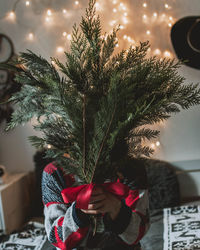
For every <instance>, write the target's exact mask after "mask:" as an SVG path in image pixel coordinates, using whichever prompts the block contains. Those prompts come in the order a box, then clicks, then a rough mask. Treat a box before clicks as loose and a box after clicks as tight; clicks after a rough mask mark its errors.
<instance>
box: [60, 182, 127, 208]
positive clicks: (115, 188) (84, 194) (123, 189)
mask: <svg viewBox="0 0 200 250" xmlns="http://www.w3.org/2000/svg"><path fill="white" fill-rule="evenodd" d="M97 186H99V187H103V189H104V190H106V191H108V192H110V193H112V194H114V195H116V197H117V198H118V199H120V200H121V199H123V198H126V197H127V196H128V194H129V188H128V187H127V186H125V185H124V184H122V183H120V182H119V180H118V181H117V182H108V183H103V184H94V183H91V184H85V185H80V186H78V187H68V188H65V189H63V190H62V192H61V194H62V197H63V200H64V202H65V203H72V202H73V201H76V207H77V208H79V209H88V204H89V202H90V197H91V195H92V191H93V189H94V188H95V187H97Z"/></svg>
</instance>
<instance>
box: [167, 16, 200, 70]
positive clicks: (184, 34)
mask: <svg viewBox="0 0 200 250" xmlns="http://www.w3.org/2000/svg"><path fill="white" fill-rule="evenodd" d="M199 34H200V16H188V17H184V18H181V19H180V20H178V21H177V22H176V23H175V24H174V25H173V26H172V29H171V40H172V44H173V47H174V50H175V52H176V55H177V57H178V58H179V59H180V60H184V63H185V64H186V65H187V66H190V67H192V68H195V69H200V35H199Z"/></svg>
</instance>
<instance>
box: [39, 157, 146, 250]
mask: <svg viewBox="0 0 200 250" xmlns="http://www.w3.org/2000/svg"><path fill="white" fill-rule="evenodd" d="M124 164H125V166H126V167H125V168H123V171H122V172H121V173H118V181H120V182H121V183H123V184H124V185H126V186H127V187H128V189H129V193H128V196H127V197H126V198H125V199H122V200H119V199H118V198H117V197H116V196H115V195H113V194H111V193H109V192H107V191H105V190H104V188H103V187H101V186H99V187H97V188H95V189H94V190H93V192H92V195H91V199H90V203H89V205H88V209H78V208H76V201H74V202H72V203H68V204H66V203H65V202H64V200H63V198H62V195H61V192H62V190H63V189H65V188H67V187H71V186H78V185H80V183H79V179H78V178H76V176H73V175H68V174H65V173H64V171H63V170H62V168H60V167H57V166H56V165H54V164H53V163H50V164H48V165H47V166H46V167H45V169H44V172H43V178H42V197H43V203H44V214H45V228H46V232H47V236H48V239H49V241H50V242H51V243H52V244H53V245H54V246H55V247H56V249H62V250H65V249H66V250H69V249H78V250H89V249H96V250H98V249H99V250H100V249H102V250H112V249H113V250H120V249H121V250H129V249H132V250H133V249H134V250H138V249H141V248H140V243H139V241H140V240H141V238H142V237H143V236H144V235H145V233H146V232H147V231H148V228H149V216H148V191H147V181H146V172H145V166H144V163H143V161H142V160H139V159H130V158H128V159H126V160H125V161H124ZM113 181H115V180H113ZM91 215H95V216H97V229H96V232H94V228H95V225H94V223H93V220H92V216H91Z"/></svg>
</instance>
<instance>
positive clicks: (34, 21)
mask: <svg viewBox="0 0 200 250" xmlns="http://www.w3.org/2000/svg"><path fill="white" fill-rule="evenodd" d="M80 2H81V1H80ZM100 2H104V1H103V0H102V1H100ZM124 2H126V3H127V6H128V13H129V15H130V16H131V18H130V20H134V21H133V22H132V23H131V22H130V23H129V26H128V29H127V30H128V34H130V35H131V36H133V37H135V36H137V38H138V39H141V40H142V39H145V37H144V36H143V35H142V34H143V33H142V31H143V29H144V25H149V24H143V23H142V20H141V15H142V14H144V13H147V14H149V15H150V13H151V14H152V13H153V12H154V11H156V12H157V13H158V14H159V15H160V14H161V13H162V12H163V11H165V13H167V11H166V10H165V9H164V7H163V5H162V4H164V2H163V1H160V0H154V1H147V3H148V9H146V10H144V8H143V7H141V2H142V1H141V0H137V1H136V0H134V1H133V0H129V1H124ZM161 2H162V3H161ZM13 3H14V1H13V0H1V1H0V17H2V16H3V15H5V14H6V13H7V12H8V11H9V10H10V9H11V7H12V6H13ZM24 3H25V1H20V3H19V4H18V6H17V9H16V14H17V19H16V22H10V21H8V20H5V19H0V33H5V34H6V35H8V36H9V37H10V38H11V39H12V40H13V43H14V46H15V50H16V52H17V53H18V52H20V51H25V49H26V48H28V49H31V50H33V51H34V52H36V53H38V54H40V55H42V56H44V57H45V58H47V59H49V57H50V56H57V55H56V53H55V48H56V46H59V45H60V44H65V46H66V48H68V43H66V42H64V41H63V38H62V32H63V31H66V32H70V30H71V27H72V24H73V23H74V22H75V21H76V22H77V21H78V22H79V20H80V15H81V14H82V13H83V10H84V9H85V7H86V3H87V1H86V0H85V1H83V2H81V3H82V6H81V8H76V7H72V6H74V1H51V0H40V1H39V0H35V1H33V2H32V5H31V6H30V7H28V8H27V7H26V6H25V4H24ZM168 4H169V5H171V6H173V8H171V9H170V10H169V15H172V16H173V17H174V18H175V19H176V20H177V19H179V18H181V17H183V16H186V15H199V13H200V3H199V0H192V1H188V0H176V1H173V0H168ZM104 6H105V4H104ZM47 8H52V9H54V10H55V11H57V12H56V13H55V15H54V17H55V18H59V15H61V14H60V13H61V12H59V11H61V10H62V8H66V9H71V12H70V14H69V16H67V17H66V18H65V19H62V21H55V22H54V23H53V24H52V25H45V24H44V18H45V16H44V12H45V10H46V9H47ZM105 11H107V12H105V13H104V14H103V16H102V21H103V23H104V27H106V29H107V28H108V27H107V26H106V25H105V24H106V21H107V20H108V18H109V15H111V14H110V13H111V12H112V11H111V9H110V8H108V7H107V10H105ZM167 14H168V13H167ZM57 20H58V19H57ZM162 25H164V24H163V23H161V24H160V27H159V25H158V24H157V26H155V27H156V29H155V30H154V32H155V36H151V37H150V38H149V39H150V42H151V44H152V48H156V47H157V46H159V48H160V49H161V50H162V51H164V50H165V49H169V50H170V51H171V52H173V48H172V46H171V43H170V36H169V34H170V29H167V28H166V27H165V28H163V27H164V26H163V27H162ZM145 28H148V29H149V28H151V29H152V31H153V26H152V27H150V26H147V27H145ZM159 28H160V29H161V30H158V29H159ZM134 31H135V33H134ZM29 32H33V33H34V34H35V40H34V41H33V42H29V41H27V40H26V35H27V34H28V33H29ZM123 32H125V31H122V33H123ZM156 32H157V33H156ZM122 44H123V43H122ZM60 58H61V59H62V57H61V56H60ZM180 74H181V75H183V76H185V78H186V79H187V80H186V83H187V82H194V83H196V82H198V81H200V70H195V69H192V68H189V67H187V66H183V67H182V68H181V69H180ZM159 128H160V130H161V136H160V138H159V140H160V142H161V146H160V147H159V148H158V149H157V151H156V152H155V154H154V157H155V158H159V159H163V160H166V161H170V162H177V161H179V162H180V161H189V160H198V159H200V133H199V128H200V107H193V108H191V109H190V110H188V111H182V112H181V113H179V114H177V115H175V116H173V117H172V118H170V119H169V120H168V121H166V122H165V123H164V125H163V126H159ZM0 133H1V135H0V164H3V165H5V166H6V168H7V169H8V170H9V171H28V170H30V169H33V161H32V155H33V153H34V152H35V150H34V149H33V148H32V147H31V145H30V144H29V142H28V141H27V136H29V135H32V134H33V133H34V132H33V129H32V126H31V124H27V125H26V126H24V127H18V128H16V129H15V130H14V131H12V132H9V133H7V134H5V133H4V132H3V130H2V128H1V130H0ZM180 167H181V166H180ZM188 167H189V163H188Z"/></svg>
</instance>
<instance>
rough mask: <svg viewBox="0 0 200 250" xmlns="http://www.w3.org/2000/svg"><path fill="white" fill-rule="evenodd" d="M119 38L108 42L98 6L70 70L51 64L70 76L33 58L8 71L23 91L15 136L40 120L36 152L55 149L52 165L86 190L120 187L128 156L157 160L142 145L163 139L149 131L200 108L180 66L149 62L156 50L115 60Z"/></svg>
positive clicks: (75, 38)
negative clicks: (116, 180) (112, 183)
mask: <svg viewBox="0 0 200 250" xmlns="http://www.w3.org/2000/svg"><path fill="white" fill-rule="evenodd" d="M117 32H118V29H113V32H112V33H111V34H106V36H102V35H101V24H100V18H99V16H96V12H95V0H90V1H89V6H88V8H87V9H86V14H85V16H84V17H82V20H81V23H80V26H79V27H77V26H76V25H74V26H73V31H72V40H71V46H70V52H65V56H66V62H65V63H64V64H63V63H61V62H60V61H59V60H58V59H56V58H51V60H53V61H54V62H55V63H56V65H57V67H58V68H59V70H60V71H61V72H62V73H59V72H58V70H57V67H55V66H54V65H53V64H52V63H49V62H48V61H47V60H46V59H44V58H42V57H41V56H37V55H36V54H34V53H33V52H31V51H27V52H23V53H21V54H20V55H19V56H18V57H17V58H16V59H15V60H13V61H12V62H10V63H9V64H7V65H4V66H3V65H1V66H2V67H6V68H9V69H10V70H11V71H14V72H15V73H16V79H15V80H16V81H17V82H18V83H20V84H22V88H21V90H20V91H19V92H17V93H15V94H14V95H13V96H12V98H10V101H12V102H14V103H17V104H18V105H17V109H16V110H15V112H14V113H13V115H12V120H11V122H10V123H9V124H8V126H7V130H9V129H12V128H14V127H16V126H17V125H19V124H23V123H26V122H28V121H30V120H31V119H32V118H33V117H35V118H36V119H37V125H35V126H34V128H35V129H36V130H39V131H41V132H42V136H41V137H38V136H31V137H30V141H31V142H32V144H33V145H34V146H36V147H38V148H44V147H46V146H47V145H49V144H50V145H51V148H50V149H48V150H47V157H50V158H53V159H55V162H56V163H57V164H58V165H60V166H62V168H63V169H64V170H65V171H66V172H67V173H73V174H75V175H77V176H78V177H79V178H80V180H81V181H82V183H83V184H90V183H103V182H104V181H105V180H106V179H112V176H114V175H115V174H116V172H117V171H118V168H119V167H121V166H120V165H121V163H120V155H121V154H124V155H125V154H127V155H129V157H132V156H133V157H145V156H146V157H149V156H150V155H151V153H153V150H152V149H151V148H149V147H147V146H142V141H143V140H144V139H147V140H151V139H152V138H156V137H157V136H158V135H159V131H157V130H152V129H149V128H147V127H146V125H149V124H154V123H157V122H160V121H163V120H165V119H167V118H169V117H170V114H172V113H177V112H179V111H180V108H182V109H188V108H189V107H191V106H192V105H196V104H199V103H200V90H199V88H198V84H187V85H183V82H184V80H185V79H184V78H183V77H182V76H180V75H179V74H178V72H177V69H178V68H179V67H180V65H181V63H180V62H175V61H174V60H170V59H163V60H160V59H159V58H157V57H151V58H146V53H147V50H148V48H149V43H148V42H143V43H140V45H139V46H137V47H134V48H133V47H130V48H129V49H128V50H122V51H121V52H119V53H118V54H114V49H115V47H116V44H117V40H116V36H117Z"/></svg>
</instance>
